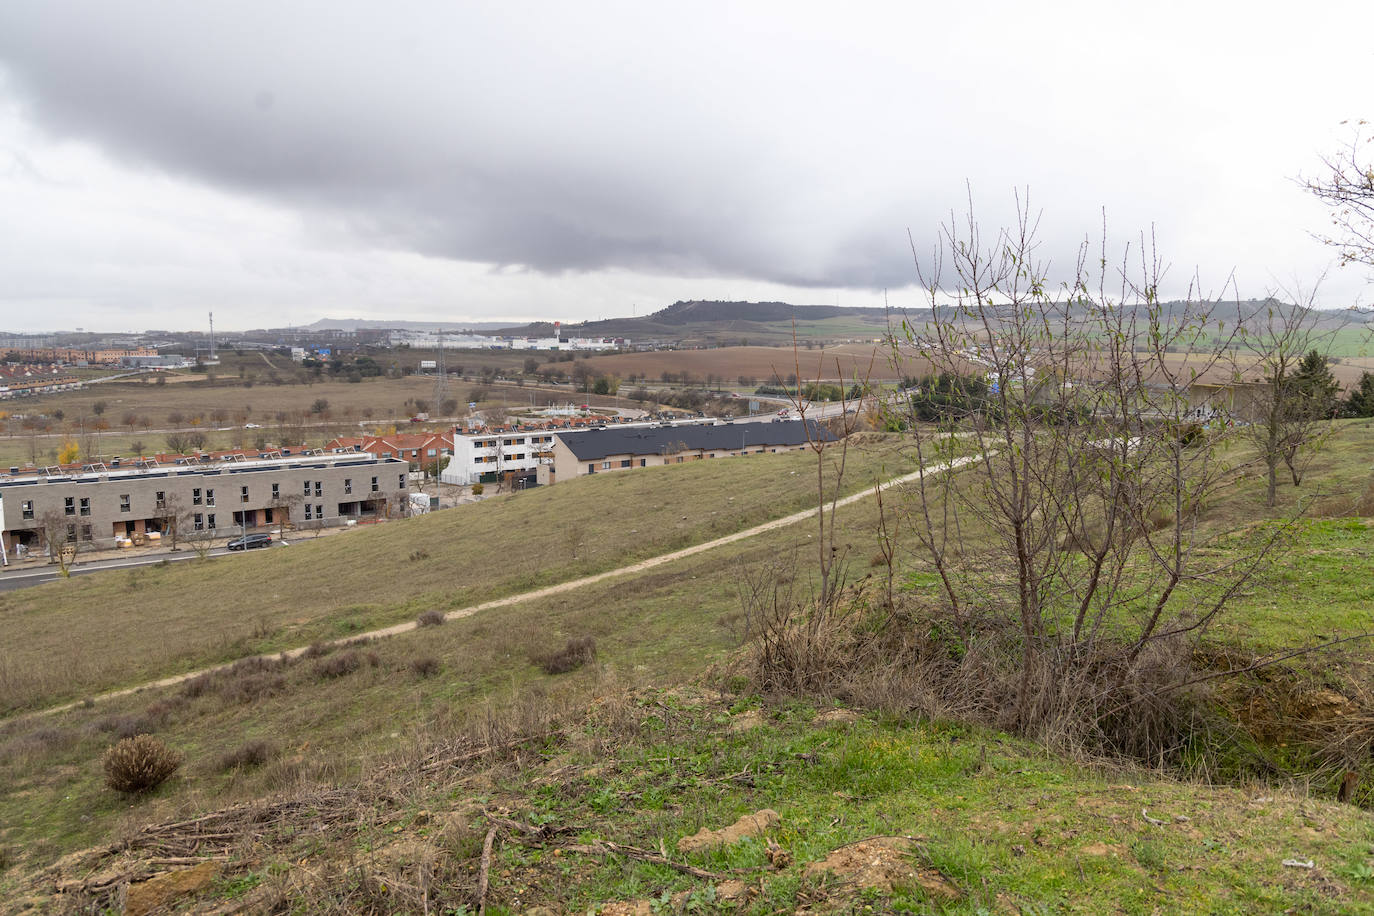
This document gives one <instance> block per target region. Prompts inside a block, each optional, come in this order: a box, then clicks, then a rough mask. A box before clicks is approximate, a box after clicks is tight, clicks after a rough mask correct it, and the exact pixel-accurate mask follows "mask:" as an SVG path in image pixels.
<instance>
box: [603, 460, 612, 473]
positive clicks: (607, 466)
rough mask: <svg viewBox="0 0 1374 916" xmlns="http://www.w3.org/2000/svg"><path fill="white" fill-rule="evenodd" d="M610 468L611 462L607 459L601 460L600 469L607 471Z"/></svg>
mask: <svg viewBox="0 0 1374 916" xmlns="http://www.w3.org/2000/svg"><path fill="white" fill-rule="evenodd" d="M610 469H611V463H610V462H609V461H603V462H601V470H603V471H609V470H610Z"/></svg>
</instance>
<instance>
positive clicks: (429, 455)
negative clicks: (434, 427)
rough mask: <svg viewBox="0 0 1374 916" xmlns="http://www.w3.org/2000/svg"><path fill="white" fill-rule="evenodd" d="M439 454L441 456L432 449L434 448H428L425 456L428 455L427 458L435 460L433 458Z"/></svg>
mask: <svg viewBox="0 0 1374 916" xmlns="http://www.w3.org/2000/svg"><path fill="white" fill-rule="evenodd" d="M437 454H439V452H438V451H437V450H436V449H432V448H427V449H425V455H426V456H427V457H429V458H433V457H434V456H435V455H437Z"/></svg>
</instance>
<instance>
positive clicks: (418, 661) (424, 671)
mask: <svg viewBox="0 0 1374 916" xmlns="http://www.w3.org/2000/svg"><path fill="white" fill-rule="evenodd" d="M442 667H443V665H441V664H440V663H439V659H437V658H435V657H434V656H432V655H420V656H416V657H415V658H412V659H411V660H410V670H411V673H413V674H415V675H416V676H417V677H433V676H434V675H436V674H438V673H439V671H440V669H441V668H442Z"/></svg>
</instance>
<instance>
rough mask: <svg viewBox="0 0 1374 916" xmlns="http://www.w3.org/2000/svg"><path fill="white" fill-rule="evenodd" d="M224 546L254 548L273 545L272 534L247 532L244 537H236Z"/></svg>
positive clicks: (233, 548) (234, 548)
mask: <svg viewBox="0 0 1374 916" xmlns="http://www.w3.org/2000/svg"><path fill="white" fill-rule="evenodd" d="M224 546H226V547H228V548H229V549H230V550H252V549H253V548H255V547H271V546H272V535H270V534H245V535H244V536H243V537H240V538H234V539H233V540H232V541H230V542H229V543H228V544H225V545H224Z"/></svg>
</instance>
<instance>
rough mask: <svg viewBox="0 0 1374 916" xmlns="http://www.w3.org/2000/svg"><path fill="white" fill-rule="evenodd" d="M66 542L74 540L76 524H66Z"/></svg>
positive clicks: (73, 541)
mask: <svg viewBox="0 0 1374 916" xmlns="http://www.w3.org/2000/svg"><path fill="white" fill-rule="evenodd" d="M67 542H68V543H75V542H76V526H75V525H68V526H67Z"/></svg>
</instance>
